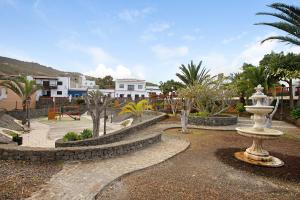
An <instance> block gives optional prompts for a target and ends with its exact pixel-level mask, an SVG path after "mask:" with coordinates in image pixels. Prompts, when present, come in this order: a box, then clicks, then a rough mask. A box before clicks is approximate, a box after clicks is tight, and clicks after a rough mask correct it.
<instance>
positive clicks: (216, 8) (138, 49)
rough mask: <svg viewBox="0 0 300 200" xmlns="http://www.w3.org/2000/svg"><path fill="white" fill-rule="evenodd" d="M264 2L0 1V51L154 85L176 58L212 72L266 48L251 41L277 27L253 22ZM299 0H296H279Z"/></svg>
mask: <svg viewBox="0 0 300 200" xmlns="http://www.w3.org/2000/svg"><path fill="white" fill-rule="evenodd" d="M272 2H274V1H269V0H251V1H250V0H248V1H244V0H230V1H229V0H228V1H216V0H214V1H213V0H212V1H208V0H207V1H197V0H194V1H192V0H186V1H179V0H173V1H172V0H165V1H159V0H156V1H154V0H152V1H150V0H149V1H146V0H135V1H121V0H119V1H117V0H111V1H100V0H93V1H92V0H36V1H30V0H20V1H18V0H0V23H1V31H0V38H1V39H0V40H1V41H0V55H1V56H8V57H12V58H16V59H21V60H26V61H34V62H38V63H40V64H44V65H47V66H52V67H54V68H57V69H60V70H64V71H77V72H82V73H85V74H89V75H93V76H96V77H103V76H105V75H107V74H111V75H112V76H113V77H114V78H129V77H134V78H142V79H146V80H147V81H152V82H156V83H158V82H159V81H165V80H168V79H171V78H174V79H176V77H175V73H176V72H177V71H178V66H179V65H180V64H187V63H189V62H190V60H191V59H192V60H194V61H195V62H199V61H200V60H202V61H203V66H205V67H206V68H208V69H210V70H211V73H212V74H217V73H222V72H223V73H226V74H229V73H231V72H236V71H238V70H239V68H240V66H241V65H242V63H243V62H249V63H253V64H257V63H258V61H259V60H260V59H261V58H262V56H263V55H264V54H266V53H270V52H271V51H272V50H274V51H293V52H297V53H299V52H300V50H299V48H296V47H293V46H290V45H284V44H281V43H278V42H268V43H265V44H263V45H261V44H260V43H259V41H260V40H261V39H263V38H265V37H266V36H269V35H276V34H278V33H280V32H278V31H276V30H274V29H272V28H270V27H264V26H255V25H253V24H254V23H256V22H262V21H274V19H273V18H271V17H265V16H255V13H256V12H259V11H271V10H270V9H269V8H267V7H266V5H267V4H270V3H272ZM281 2H285V3H288V4H293V5H298V6H300V1H299V0H289V1H281Z"/></svg>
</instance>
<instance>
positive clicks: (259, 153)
mask: <svg viewBox="0 0 300 200" xmlns="http://www.w3.org/2000/svg"><path fill="white" fill-rule="evenodd" d="M263 89H264V88H263V87H261V85H258V86H257V87H256V88H255V90H256V93H254V94H253V96H252V97H251V98H252V100H253V103H254V105H252V106H245V108H246V111H247V112H250V113H253V114H254V117H253V120H254V126H253V127H239V128H236V130H237V132H238V134H240V135H243V136H246V137H250V138H252V139H253V143H252V146H251V147H249V148H248V149H246V151H245V152H236V153H235V154H234V156H235V158H237V159H239V160H242V161H244V162H247V163H250V164H254V165H261V166H267V167H280V166H283V165H284V162H283V161H281V160H280V159H278V158H276V157H273V156H270V154H269V152H268V151H266V150H264V149H263V147H262V142H263V140H272V139H276V138H278V137H280V136H281V135H283V132H281V131H278V130H274V129H270V128H266V127H265V126H266V115H267V114H268V113H270V112H272V110H273V108H274V106H268V105H266V102H267V96H266V95H264V93H263V92H262V91H263Z"/></svg>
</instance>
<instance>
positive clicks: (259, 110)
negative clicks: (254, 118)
mask: <svg viewBox="0 0 300 200" xmlns="http://www.w3.org/2000/svg"><path fill="white" fill-rule="evenodd" d="M245 108H246V111H247V112H250V113H254V114H261V115H262V114H268V113H270V112H272V110H273V108H274V106H245Z"/></svg>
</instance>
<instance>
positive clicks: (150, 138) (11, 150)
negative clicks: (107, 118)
mask: <svg viewBox="0 0 300 200" xmlns="http://www.w3.org/2000/svg"><path fill="white" fill-rule="evenodd" d="M159 141H161V133H154V134H151V135H147V136H144V137H142V138H141V137H139V138H135V139H132V140H127V141H120V142H116V143H112V144H105V145H98V146H87V147H62V148H33V147H22V146H13V145H0V159H2V160H29V161H54V160H88V159H94V158H102V159H103V158H110V157H115V156H118V155H123V154H127V153H130V152H133V151H136V150H139V149H142V148H145V147H147V146H149V145H151V144H154V143H157V142H159Z"/></svg>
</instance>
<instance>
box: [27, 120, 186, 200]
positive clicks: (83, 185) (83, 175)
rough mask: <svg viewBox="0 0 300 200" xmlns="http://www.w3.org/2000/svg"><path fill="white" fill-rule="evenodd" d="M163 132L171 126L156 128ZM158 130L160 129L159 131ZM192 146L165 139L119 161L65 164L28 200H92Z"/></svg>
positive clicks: (172, 137) (182, 141)
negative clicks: (124, 178) (107, 188)
mask: <svg viewBox="0 0 300 200" xmlns="http://www.w3.org/2000/svg"><path fill="white" fill-rule="evenodd" d="M156 126H159V128H160V129H161V130H162V129H163V128H165V127H167V126H168V125H156ZM156 128H157V127H156ZM189 144H190V143H189V142H188V141H187V140H185V139H183V138H182V137H178V136H165V135H163V137H162V142H160V143H157V144H154V145H152V146H150V147H148V148H146V149H143V150H140V151H137V152H134V153H131V154H128V155H124V156H120V157H117V158H111V159H105V160H97V161H95V160H94V161H85V162H72V163H66V164H64V167H63V169H62V171H60V172H59V173H58V174H56V175H54V176H53V177H52V178H51V179H50V181H49V183H48V184H46V185H45V186H44V187H43V188H42V189H41V190H39V191H38V192H36V193H34V194H33V195H32V197H30V198H29V199H38V200H43V199H45V200H46V199H47V200H52V199H53V200H54V199H55V200H56V199H68V200H69V199H70V200H75V199H76V200H77V199H93V198H94V197H95V195H97V194H98V193H99V191H100V190H102V189H103V188H104V187H105V186H106V185H107V184H109V183H110V182H112V181H113V180H115V179H117V178H119V177H120V176H122V175H124V174H127V173H131V172H133V171H136V170H140V169H144V168H147V167H149V166H152V165H155V164H158V163H161V162H163V161H165V160H166V159H169V158H171V157H173V156H174V155H176V154H178V153H180V152H182V151H184V150H185V149H186V148H187V147H188V146H189Z"/></svg>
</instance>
